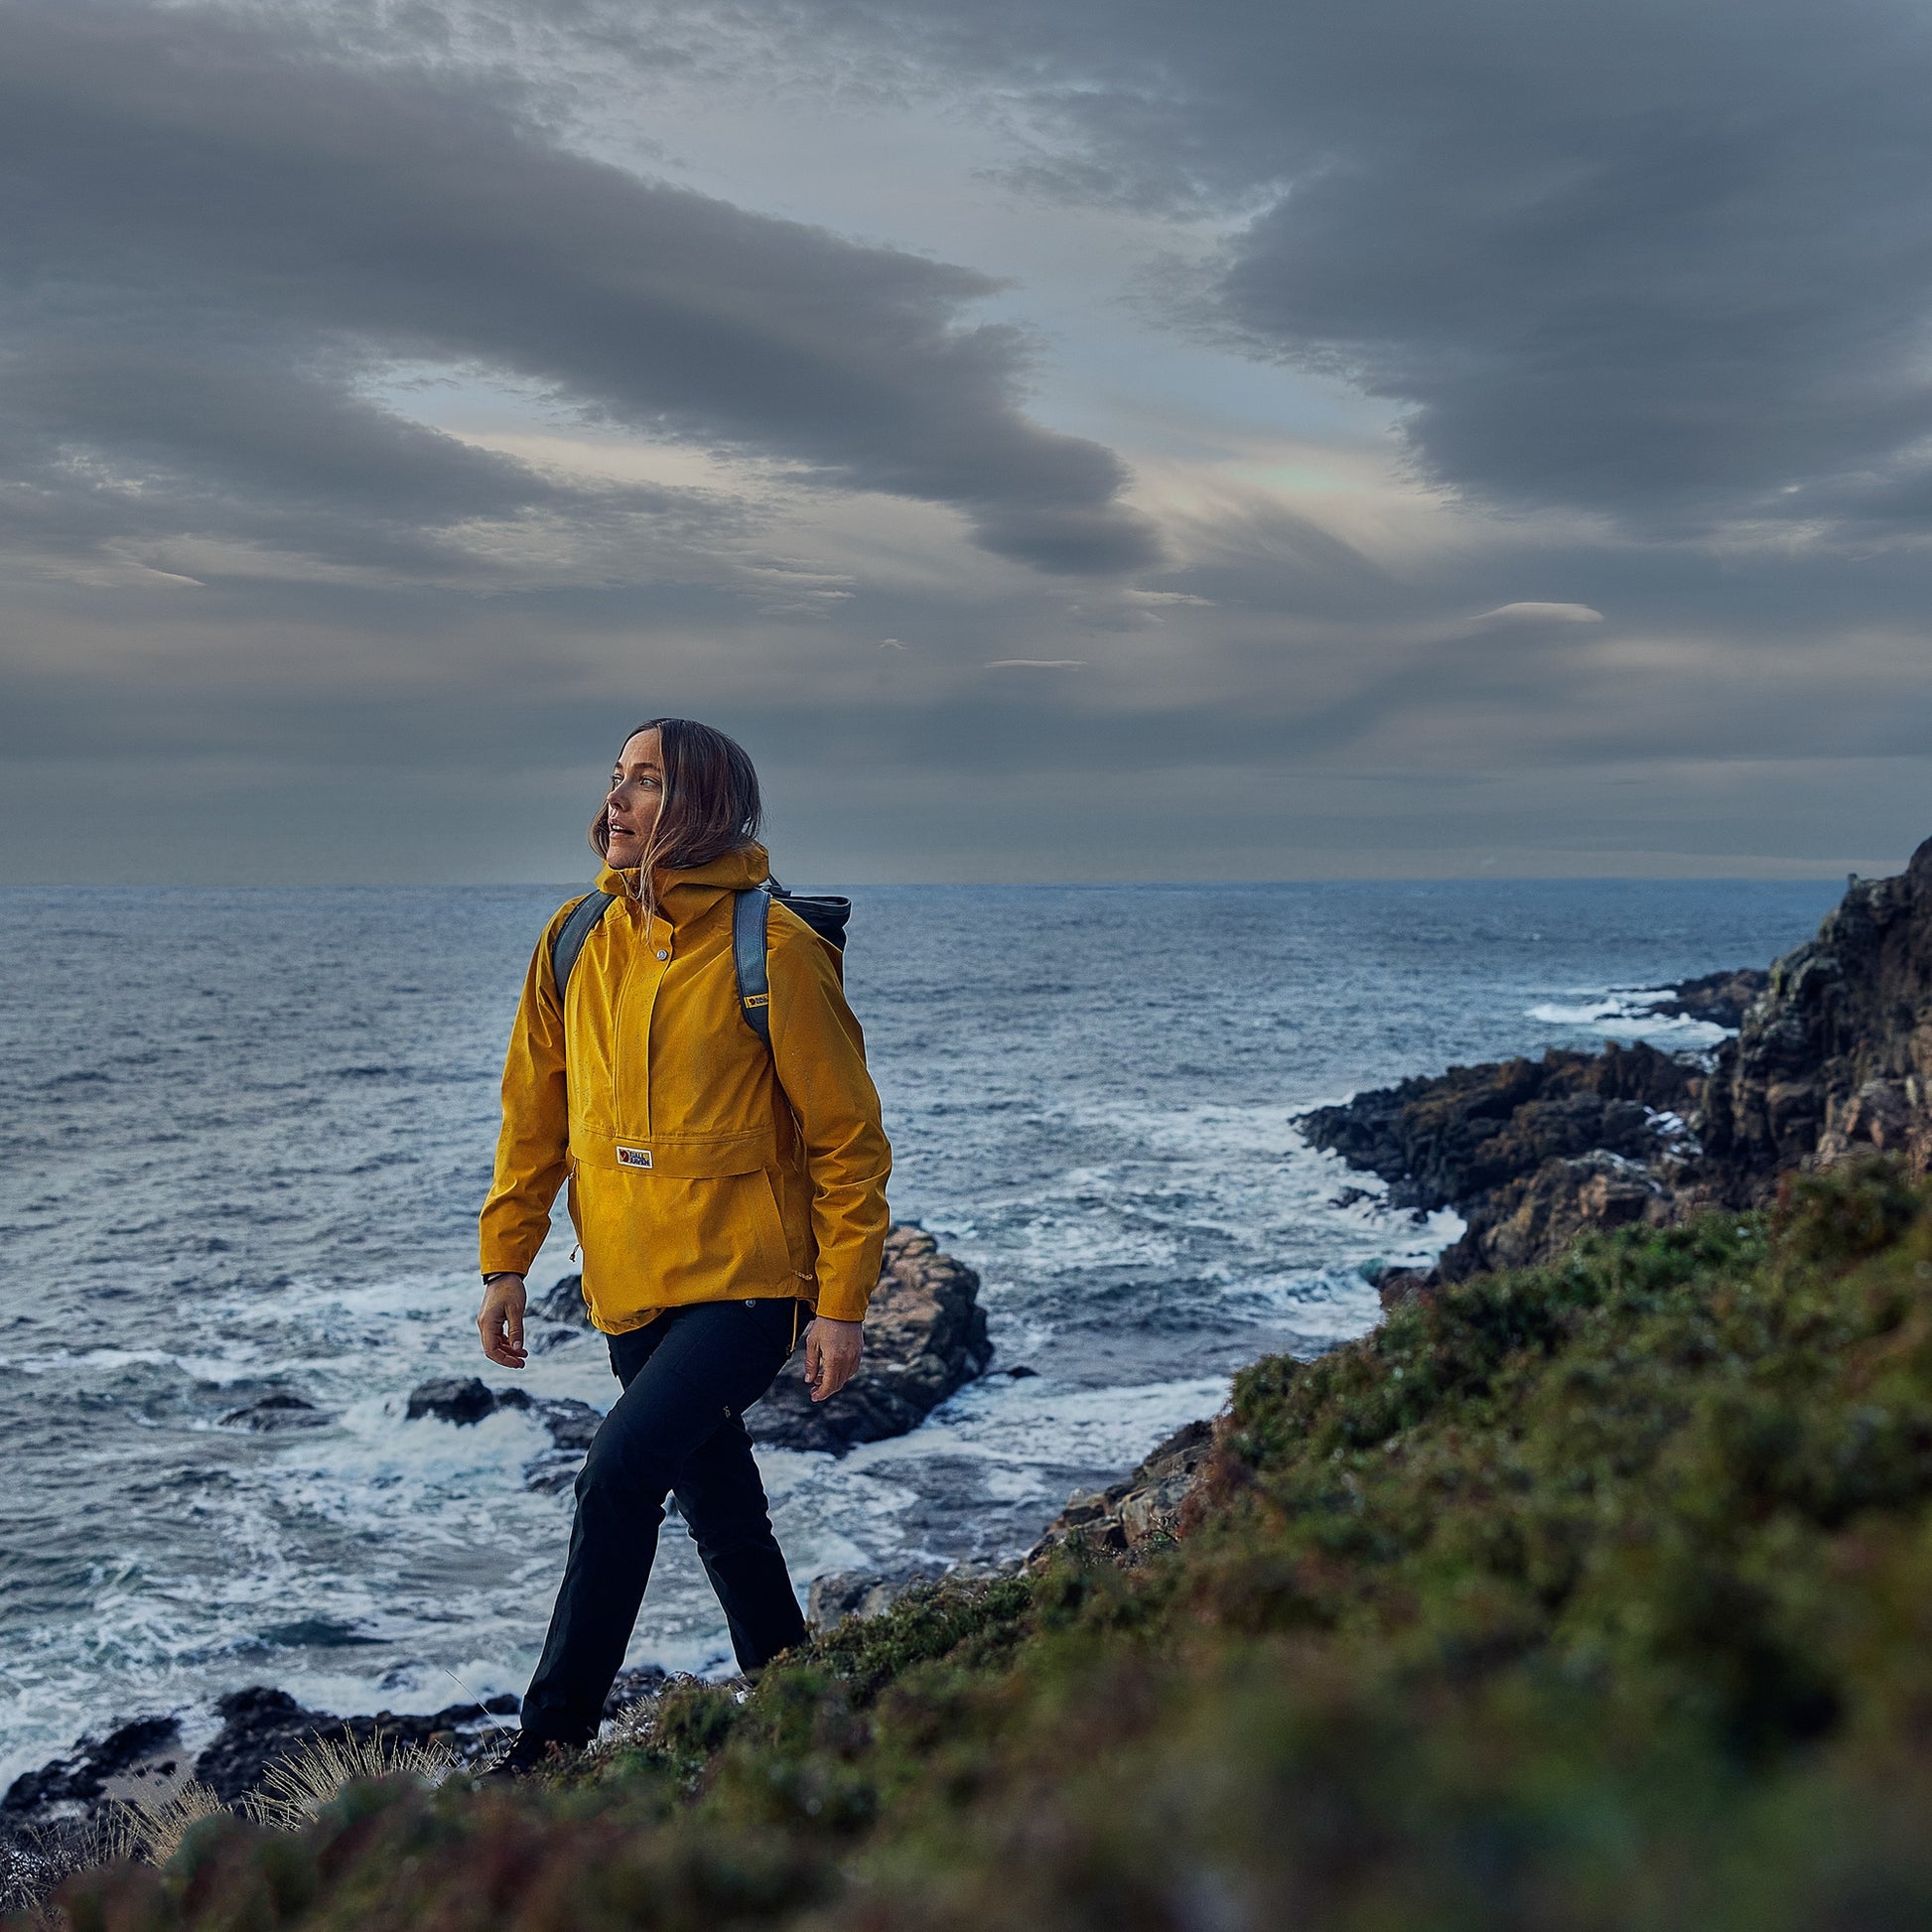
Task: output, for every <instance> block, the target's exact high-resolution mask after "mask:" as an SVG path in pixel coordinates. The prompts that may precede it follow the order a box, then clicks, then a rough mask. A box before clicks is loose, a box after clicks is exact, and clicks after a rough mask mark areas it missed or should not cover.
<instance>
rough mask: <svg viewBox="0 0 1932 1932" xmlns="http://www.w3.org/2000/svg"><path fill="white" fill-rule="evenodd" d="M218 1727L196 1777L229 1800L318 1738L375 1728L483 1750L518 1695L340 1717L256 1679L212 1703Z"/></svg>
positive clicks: (405, 1738) (399, 1738) (409, 1739)
mask: <svg viewBox="0 0 1932 1932" xmlns="http://www.w3.org/2000/svg"><path fill="white" fill-rule="evenodd" d="M214 1708H215V1712H216V1715H217V1716H218V1717H219V1718H220V1719H221V1729H220V1731H219V1733H218V1734H217V1735H216V1736H215V1738H214V1740H213V1741H212V1742H211V1743H210V1744H209V1745H208V1746H207V1749H206V1750H204V1751H203V1752H202V1754H201V1756H200V1757H199V1758H197V1759H196V1760H195V1775H196V1776H197V1777H198V1778H200V1779H201V1780H202V1782H203V1783H204V1784H207V1785H209V1786H211V1787H212V1788H213V1790H214V1792H215V1794H216V1795H217V1796H218V1797H220V1798H223V1799H225V1800H226V1801H227V1802H229V1803H230V1804H232V1803H233V1802H234V1801H235V1800H236V1799H237V1798H240V1797H243V1796H245V1795H246V1794H247V1793H248V1792H250V1791H252V1790H254V1789H255V1787H256V1786H257V1785H258V1784H259V1783H260V1782H261V1778H262V1773H263V1772H264V1771H265V1770H267V1768H268V1767H269V1765H271V1764H272V1763H274V1762H275V1760H276V1759H277V1758H280V1757H286V1756H288V1755H289V1754H290V1753H291V1752H292V1751H296V1750H299V1749H300V1748H301V1747H302V1746H303V1745H305V1744H308V1743H311V1742H313V1741H315V1740H316V1739H318V1738H343V1737H348V1736H355V1737H362V1738H367V1737H372V1736H373V1735H374V1734H375V1733H376V1732H378V1731H380V1732H381V1734H382V1735H383V1736H384V1737H387V1738H391V1739H393V1740H394V1741H395V1742H397V1743H405V1744H426V1743H428V1742H429V1740H430V1739H431V1738H432V1737H436V1738H438V1739H439V1741H441V1742H443V1743H445V1744H450V1743H452V1742H454V1743H455V1744H456V1746H457V1748H458V1751H459V1755H465V1754H467V1753H466V1752H465V1750H464V1746H465V1745H466V1744H474V1745H475V1746H476V1747H477V1748H479V1749H481V1748H483V1746H484V1745H486V1744H487V1742H488V1738H489V1735H490V1733H492V1732H493V1731H494V1730H495V1729H497V1728H498V1726H497V1725H493V1724H492V1723H491V1722H490V1720H491V1718H492V1717H509V1716H513V1715H514V1714H515V1713H516V1711H517V1709H518V1708H519V1706H518V1700H517V1699H516V1698H514V1697H509V1696H507V1695H505V1696H501V1697H493V1698H490V1699H487V1700H486V1701H485V1702H484V1703H483V1704H482V1705H477V1704H472V1703H465V1704H453V1705H449V1706H447V1707H446V1708H445V1709H444V1710H441V1711H437V1712H432V1713H430V1714H428V1715H417V1714H414V1713H408V1712H395V1711H378V1712H376V1713H375V1715H374V1716H373V1717H358V1718H339V1717H336V1716H335V1715H334V1714H333V1713H331V1712H327V1711H308V1710H305V1709H304V1708H303V1707H302V1706H301V1705H299V1704H298V1703H296V1701H295V1699H294V1698H292V1697H290V1696H289V1694H288V1693H287V1692H286V1691H278V1690H274V1689H272V1688H270V1687H268V1686H266V1685H255V1686H253V1687H251V1688H250V1689H248V1690H245V1691H231V1692H230V1693H229V1694H228V1695H227V1696H226V1697H224V1698H222V1699H221V1700H220V1701H219V1702H218V1703H217V1704H216V1705H215V1707H214Z"/></svg>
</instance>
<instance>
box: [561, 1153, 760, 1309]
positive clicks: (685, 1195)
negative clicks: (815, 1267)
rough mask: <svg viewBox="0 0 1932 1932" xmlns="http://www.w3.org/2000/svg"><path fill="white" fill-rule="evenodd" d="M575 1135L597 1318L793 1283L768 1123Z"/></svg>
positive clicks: (588, 1284)
mask: <svg viewBox="0 0 1932 1932" xmlns="http://www.w3.org/2000/svg"><path fill="white" fill-rule="evenodd" d="M582 1138H583V1145H582V1146H581V1147H580V1146H579V1144H578V1142H577V1140H576V1139H575V1138H574V1139H573V1143H572V1154H573V1157H574V1158H575V1160H576V1162H577V1173H576V1194H575V1202H576V1219H577V1227H578V1233H579V1236H580V1238H581V1239H582V1242H583V1247H584V1292H585V1298H586V1300H587V1301H588V1302H589V1303H590V1305H591V1308H592V1310H593V1311H594V1312H595V1313H596V1315H597V1317H598V1319H599V1324H600V1325H601V1326H607V1327H620V1328H621V1327H624V1326H627V1325H630V1324H631V1323H632V1322H634V1320H635V1318H636V1317H637V1316H638V1315H639V1314H641V1313H642V1312H643V1311H645V1310H647V1309H662V1308H676V1307H679V1306H681V1305H683V1304H685V1303H689V1302H713V1301H722V1300H725V1299H727V1298H730V1297H736V1296H747V1297H750V1296H760V1295H774V1294H783V1295H790V1294H792V1293H794V1292H795V1288H796V1276H795V1273H794V1271H793V1267H792V1262H791V1252H790V1251H791V1244H790V1242H789V1241H788V1240H787V1239H786V1234H785V1225H784V1217H783V1215H782V1213H781V1211H780V1209H779V1205H778V1198H777V1195H776V1193H775V1192H774V1190H773V1185H772V1181H771V1178H770V1171H771V1170H772V1168H774V1167H775V1166H776V1150H775V1148H774V1147H773V1146H772V1144H771V1136H770V1135H768V1134H756V1135H740V1136H730V1137H718V1138H715V1139H706V1140H684V1141H673V1140H644V1139H633V1140H621V1139H618V1138H617V1137H615V1136H614V1137H611V1138H609V1139H606V1138H605V1137H603V1136H601V1135H600V1136H592V1135H584V1136H583V1137H582Z"/></svg>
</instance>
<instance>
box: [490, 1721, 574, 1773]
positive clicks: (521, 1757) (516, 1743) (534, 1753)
mask: <svg viewBox="0 0 1932 1932" xmlns="http://www.w3.org/2000/svg"><path fill="white" fill-rule="evenodd" d="M576 1755H577V1753H576V1752H575V1751H574V1750H572V1749H571V1747H570V1746H569V1745H568V1744H564V1743H560V1742H559V1741H558V1740H557V1739H556V1738H554V1737H539V1736H537V1735H536V1734H535V1733H534V1732H533V1731H528V1730H519V1731H518V1732H517V1733H516V1735H515V1737H514V1738H512V1739H511V1741H510V1747H509V1749H508V1750H506V1751H505V1752H504V1753H503V1754H502V1756H501V1757H499V1758H498V1759H497V1760H496V1761H495V1762H494V1763H493V1764H491V1765H489V1766H487V1767H486V1768H485V1769H483V1771H481V1772H479V1773H478V1778H479V1780H480V1781H481V1782H485V1783H501V1784H513V1783H515V1782H516V1781H517V1780H518V1779H519V1778H530V1777H541V1776H544V1775H545V1774H547V1773H549V1772H552V1771H561V1770H563V1769H564V1768H565V1766H566V1765H568V1764H569V1763H570V1761H571V1759H572V1758H574V1757H575V1756H576Z"/></svg>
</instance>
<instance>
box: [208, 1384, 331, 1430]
mask: <svg viewBox="0 0 1932 1932" xmlns="http://www.w3.org/2000/svg"><path fill="white" fill-rule="evenodd" d="M328 1420H329V1417H328V1416H327V1415H326V1414H325V1413H324V1412H323V1411H322V1410H320V1409H318V1408H317V1407H316V1405H315V1404H314V1403H313V1402H311V1401H309V1400H308V1399H307V1397H305V1396H299V1395H291V1394H290V1393H288V1392H287V1391H286V1390H278V1391H276V1392H275V1393H274V1394H272V1395H265V1396H262V1397H261V1398H260V1399H259V1400H257V1401H255V1402H249V1403H244V1404H243V1405H242V1407H240V1408H239V1409H230V1410H229V1411H228V1413H227V1414H226V1415H225V1416H223V1417H222V1418H221V1422H222V1425H223V1427H225V1428H230V1429H254V1430H262V1431H270V1430H277V1429H316V1428H319V1427H321V1426H322V1425H323V1424H324V1423H326V1422H328Z"/></svg>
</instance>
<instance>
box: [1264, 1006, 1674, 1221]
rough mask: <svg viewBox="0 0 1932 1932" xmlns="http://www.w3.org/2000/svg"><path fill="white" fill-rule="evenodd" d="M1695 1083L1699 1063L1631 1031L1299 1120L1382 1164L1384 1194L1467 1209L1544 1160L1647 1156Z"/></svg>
mask: <svg viewBox="0 0 1932 1932" xmlns="http://www.w3.org/2000/svg"><path fill="white" fill-rule="evenodd" d="M1700 1087H1701V1074H1700V1071H1699V1069H1697V1068H1694V1067H1691V1066H1688V1065H1686V1064H1685V1063H1684V1062H1683V1061H1681V1060H1678V1059H1675V1058H1673V1057H1672V1056H1671V1055H1670V1054H1668V1053H1660V1052H1658V1051H1657V1050H1656V1048H1655V1047H1652V1046H1646V1045H1644V1044H1642V1043H1641V1042H1639V1043H1638V1044H1636V1045H1633V1046H1621V1045H1617V1044H1614V1043H1612V1044H1611V1045H1610V1046H1609V1047H1608V1048H1607V1049H1606V1050H1605V1051H1603V1052H1601V1053H1583V1052H1575V1051H1566V1050H1564V1049H1562V1048H1559V1047H1554V1046H1553V1047H1552V1048H1551V1049H1550V1050H1549V1051H1548V1052H1547V1053H1545V1054H1544V1055H1543V1057H1542V1058H1541V1059H1540V1060H1529V1059H1514V1060H1501V1061H1496V1062H1492V1063H1490V1064H1488V1065H1484V1066H1452V1067H1450V1068H1449V1071H1448V1072H1447V1073H1443V1074H1438V1075H1437V1076H1435V1077H1434V1078H1414V1079H1408V1080H1404V1081H1403V1082H1402V1083H1401V1084H1400V1085H1399V1086H1394V1087H1384V1088H1381V1089H1379V1090H1377V1091H1375V1092H1372V1093H1362V1094H1357V1095H1356V1096H1355V1098H1354V1099H1352V1100H1350V1101H1348V1102H1346V1103H1345V1104H1344V1105H1342V1106H1339V1107H1317V1108H1315V1109H1314V1111H1313V1112H1311V1113H1309V1114H1305V1115H1303V1116H1302V1119H1301V1121H1300V1123H1299V1124H1300V1126H1301V1128H1302V1131H1303V1132H1304V1133H1305V1134H1306V1135H1307V1136H1308V1138H1309V1139H1310V1141H1311V1142H1312V1143H1313V1145H1314V1146H1316V1147H1322V1148H1332V1149H1333V1150H1334V1152H1335V1153H1337V1154H1339V1155H1340V1156H1341V1157H1342V1159H1343V1160H1344V1161H1346V1162H1347V1163H1348V1164H1349V1166H1350V1167H1353V1168H1362V1169H1366V1170H1367V1171H1368V1172H1369V1173H1377V1174H1380V1175H1381V1176H1382V1178H1383V1179H1384V1180H1386V1181H1387V1182H1388V1183H1389V1200H1390V1202H1391V1204H1392V1205H1394V1206H1397V1207H1412V1208H1417V1209H1420V1210H1422V1211H1424V1212H1428V1211H1431V1210H1433V1209H1435V1208H1439V1207H1453V1208H1454V1209H1455V1210H1456V1211H1457V1212H1458V1213H1462V1214H1464V1215H1466V1214H1467V1212H1468V1209H1469V1207H1470V1206H1471V1205H1473V1204H1474V1203H1476V1202H1478V1201H1479V1200H1481V1199H1482V1198H1483V1197H1484V1196H1486V1195H1487V1194H1488V1193H1490V1191H1491V1190H1493V1189H1496V1188H1500V1187H1505V1186H1508V1185H1510V1184H1511V1183H1514V1182H1520V1181H1522V1180H1525V1179H1527V1178H1528V1177H1529V1176H1530V1175H1532V1174H1534V1173H1536V1172H1537V1171H1538V1170H1539V1169H1540V1168H1542V1167H1543V1166H1544V1164H1545V1163H1546V1162H1551V1161H1573V1160H1576V1159H1578V1158H1579V1157H1581V1156H1584V1155H1591V1154H1597V1153H1603V1154H1614V1155H1620V1156H1622V1157H1623V1158H1624V1159H1625V1160H1629V1161H1634V1162H1639V1163H1647V1162H1649V1161H1651V1160H1652V1159H1654V1158H1655V1157H1656V1156H1657V1155H1658V1154H1659V1153H1660V1152H1662V1151H1663V1148H1662V1146H1661V1145H1660V1143H1667V1142H1668V1139H1669V1137H1670V1136H1671V1135H1673V1134H1681V1131H1682V1127H1683V1116H1684V1113H1685V1112H1686V1111H1687V1110H1688V1109H1690V1108H1691V1107H1692V1106H1693V1105H1694V1103H1695V1101H1696V1099H1697V1096H1698V1093H1699V1091H1700Z"/></svg>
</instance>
